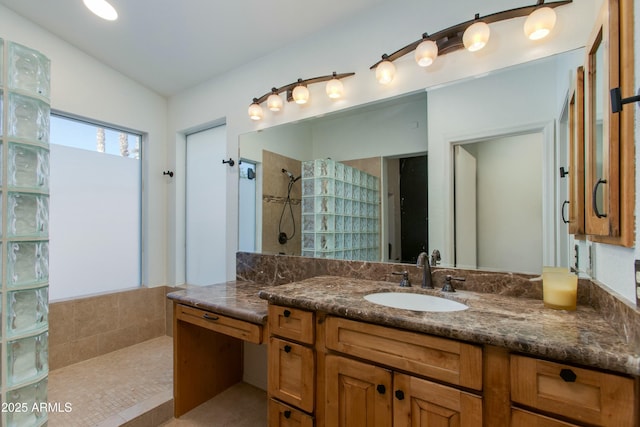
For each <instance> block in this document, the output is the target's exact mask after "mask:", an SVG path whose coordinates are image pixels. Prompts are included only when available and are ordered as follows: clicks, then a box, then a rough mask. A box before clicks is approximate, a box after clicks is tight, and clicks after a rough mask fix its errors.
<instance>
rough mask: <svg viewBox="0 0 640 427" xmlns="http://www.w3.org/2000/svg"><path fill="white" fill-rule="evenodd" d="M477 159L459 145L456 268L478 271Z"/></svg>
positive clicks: (457, 160) (456, 164)
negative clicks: (475, 269)
mask: <svg viewBox="0 0 640 427" xmlns="http://www.w3.org/2000/svg"><path fill="white" fill-rule="evenodd" d="M476 186H477V179H476V158H475V157H474V156H473V155H472V154H471V153H469V152H468V151H467V150H465V149H464V148H463V147H462V146H460V145H456V146H455V204H456V205H455V233H456V246H455V250H456V266H458V267H463V268H476V267H477V265H478V259H477V250H478V245H477V236H478V232H477V221H476V209H477V203H476V199H477V196H476V192H477V190H476V188H477V187H476Z"/></svg>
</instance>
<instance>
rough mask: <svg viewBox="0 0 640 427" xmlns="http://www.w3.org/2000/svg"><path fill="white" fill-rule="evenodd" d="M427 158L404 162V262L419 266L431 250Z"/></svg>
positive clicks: (402, 227)
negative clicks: (429, 248)
mask: <svg viewBox="0 0 640 427" xmlns="http://www.w3.org/2000/svg"><path fill="white" fill-rule="evenodd" d="M427 216H428V213H427V156H416V157H405V158H403V159H400V223H401V225H400V228H401V230H400V233H401V245H402V248H401V257H402V262H408V263H413V264H415V263H416V261H417V260H418V255H419V254H420V252H425V251H427V249H428V247H429V231H428V225H427Z"/></svg>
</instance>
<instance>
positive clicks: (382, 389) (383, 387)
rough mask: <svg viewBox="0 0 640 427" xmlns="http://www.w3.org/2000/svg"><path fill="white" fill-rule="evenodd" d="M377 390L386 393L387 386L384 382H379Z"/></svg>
mask: <svg viewBox="0 0 640 427" xmlns="http://www.w3.org/2000/svg"><path fill="white" fill-rule="evenodd" d="M376 390H377V391H378V393H380V394H385V393H386V392H387V388H386V387H385V386H384V384H378V386H377V387H376Z"/></svg>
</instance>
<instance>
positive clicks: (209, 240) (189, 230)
mask: <svg viewBox="0 0 640 427" xmlns="http://www.w3.org/2000/svg"><path fill="white" fill-rule="evenodd" d="M226 137H227V134H226V127H225V126H218V127H215V128H210V129H207V130H204V131H201V132H198V133H193V134H190V135H187V150H186V151H187V156H186V157H187V160H186V187H187V188H186V259H185V265H186V282H187V284H189V285H210V284H213V283H220V282H224V281H226V280H227V273H226V242H227V237H226V234H227V226H226V214H227V203H226V201H227V191H226V183H227V180H226V173H227V168H228V167H229V166H227V165H223V164H222V159H224V158H226V155H227V149H226V145H227V141H226Z"/></svg>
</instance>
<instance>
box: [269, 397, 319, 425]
mask: <svg viewBox="0 0 640 427" xmlns="http://www.w3.org/2000/svg"><path fill="white" fill-rule="evenodd" d="M269 427H313V417H312V416H311V415H307V414H305V413H304V412H302V411H299V410H297V409H296V408H293V407H291V406H289V405H285V404H284V403H280V402H278V401H277V400H273V399H269Z"/></svg>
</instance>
